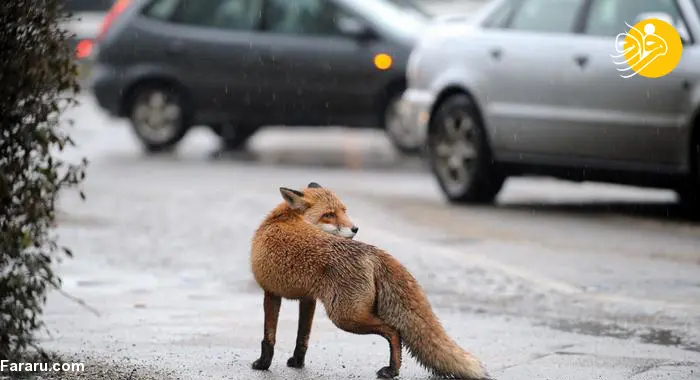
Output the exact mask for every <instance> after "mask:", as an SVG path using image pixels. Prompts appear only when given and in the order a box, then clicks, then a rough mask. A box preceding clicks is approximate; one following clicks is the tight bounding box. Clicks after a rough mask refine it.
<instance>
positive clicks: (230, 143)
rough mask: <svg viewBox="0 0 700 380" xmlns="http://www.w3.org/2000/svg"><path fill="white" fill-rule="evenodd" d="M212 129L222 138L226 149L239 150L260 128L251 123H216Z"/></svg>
mask: <svg viewBox="0 0 700 380" xmlns="http://www.w3.org/2000/svg"><path fill="white" fill-rule="evenodd" d="M211 129H212V130H213V131H214V133H216V134H217V135H218V136H219V137H220V138H221V142H222V144H223V147H224V149H226V150H237V149H241V148H243V147H244V146H245V144H246V143H247V142H248V140H249V139H250V137H251V136H253V135H254V134H255V132H257V131H258V129H259V128H258V127H256V126H250V125H238V126H232V125H229V124H216V125H213V126H212V127H211Z"/></svg>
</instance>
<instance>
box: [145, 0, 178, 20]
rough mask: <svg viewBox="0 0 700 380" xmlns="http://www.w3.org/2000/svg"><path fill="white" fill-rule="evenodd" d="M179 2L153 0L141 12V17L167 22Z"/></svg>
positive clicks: (174, 0) (175, 0) (173, 0)
mask: <svg viewBox="0 0 700 380" xmlns="http://www.w3.org/2000/svg"><path fill="white" fill-rule="evenodd" d="M179 2H180V0H154V1H153V2H151V3H150V4H149V5H148V6H146V8H144V10H143V15H144V16H146V17H148V18H153V19H156V20H160V21H168V20H170V19H171V18H172V17H173V15H174V14H175V10H176V9H177V6H178V4H179Z"/></svg>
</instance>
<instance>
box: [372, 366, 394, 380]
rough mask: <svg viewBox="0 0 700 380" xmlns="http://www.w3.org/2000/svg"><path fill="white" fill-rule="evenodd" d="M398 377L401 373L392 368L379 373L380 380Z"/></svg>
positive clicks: (385, 368)
mask: <svg viewBox="0 0 700 380" xmlns="http://www.w3.org/2000/svg"><path fill="white" fill-rule="evenodd" d="M398 375H399V371H398V370H396V369H395V368H391V367H384V368H382V369H380V370H379V371H377V377H378V378H380V379H392V378H394V377H396V376H398Z"/></svg>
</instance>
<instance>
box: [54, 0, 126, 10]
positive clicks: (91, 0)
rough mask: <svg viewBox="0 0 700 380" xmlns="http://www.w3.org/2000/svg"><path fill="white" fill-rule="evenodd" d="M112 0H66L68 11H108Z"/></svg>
mask: <svg viewBox="0 0 700 380" xmlns="http://www.w3.org/2000/svg"><path fill="white" fill-rule="evenodd" d="M113 2H114V0H66V7H65V9H66V10H67V11H68V12H71V13H76V12H108V11H109V8H110V7H111V6H112V3H113Z"/></svg>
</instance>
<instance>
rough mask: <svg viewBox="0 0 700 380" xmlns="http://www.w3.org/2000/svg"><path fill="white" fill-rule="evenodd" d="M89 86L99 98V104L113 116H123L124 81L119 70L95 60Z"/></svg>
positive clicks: (91, 69)
mask: <svg viewBox="0 0 700 380" xmlns="http://www.w3.org/2000/svg"><path fill="white" fill-rule="evenodd" d="M87 87H88V88H89V89H90V91H91V92H92V94H93V95H94V96H95V99H97V104H99V106H100V107H101V108H102V109H104V110H105V111H107V112H108V113H109V114H110V115H112V116H122V107H121V96H120V94H121V93H122V92H123V88H122V87H123V86H122V81H121V79H120V76H119V74H118V73H117V71H116V70H115V69H114V68H112V67H110V66H107V65H104V64H101V63H98V62H95V63H94V64H93V65H92V67H91V68H90V73H89V77H88V78H87Z"/></svg>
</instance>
